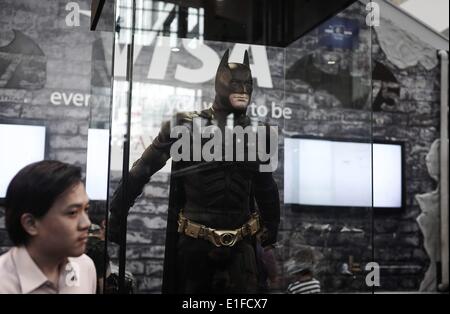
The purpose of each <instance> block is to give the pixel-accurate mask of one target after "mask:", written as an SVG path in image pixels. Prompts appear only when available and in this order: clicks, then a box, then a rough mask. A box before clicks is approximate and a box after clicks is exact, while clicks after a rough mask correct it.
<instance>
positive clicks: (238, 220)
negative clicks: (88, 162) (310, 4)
mask: <svg viewBox="0 0 450 314" xmlns="http://www.w3.org/2000/svg"><path fill="white" fill-rule="evenodd" d="M228 56H229V51H228V50H227V51H226V52H225V54H224V56H223V57H222V60H221V62H220V64H219V67H218V70H217V74H216V79H215V90H216V97H215V100H214V103H213V105H212V106H211V107H210V108H208V109H205V110H202V111H198V112H182V113H178V114H176V116H175V117H174V118H173V119H172V120H171V121H167V122H164V123H163V125H162V127H161V130H160V132H159V134H158V136H157V137H156V138H155V140H154V141H153V143H152V144H151V145H150V146H149V147H148V148H147V149H146V150H145V151H144V153H143V154H142V156H141V158H140V159H138V160H137V161H136V162H135V163H134V165H133V167H132V169H131V170H130V173H129V178H128V188H127V190H126V191H125V190H124V187H123V185H122V183H121V184H120V185H119V187H118V189H117V190H116V191H115V193H114V196H113V198H112V201H111V206H110V212H111V215H110V224H109V238H110V239H111V240H112V241H114V242H118V240H119V237H120V233H119V229H120V228H119V226H120V223H121V221H122V223H123V220H124V219H126V216H127V214H128V211H129V208H130V207H131V206H132V205H133V204H134V201H135V199H136V198H137V197H138V196H139V194H141V193H142V190H143V188H144V186H145V184H147V183H148V181H149V179H150V177H151V176H152V175H153V174H154V173H155V172H157V171H158V170H160V169H161V168H162V167H163V166H164V165H165V163H166V161H167V160H168V159H169V158H170V157H171V153H173V152H172V151H171V147H172V145H173V144H174V143H175V142H176V141H177V140H178V139H179V137H175V138H174V137H171V130H172V129H173V127H174V126H185V127H186V128H187V130H189V132H188V133H189V136H190V137H191V143H192V142H194V140H193V139H192V137H193V135H192V134H193V128H194V127H193V122H194V121H195V120H197V121H200V122H201V125H204V126H215V127H217V129H218V130H221V131H223V132H222V134H224V133H226V132H225V129H226V128H227V127H230V121H231V124H232V126H233V127H242V128H246V127H249V126H252V124H253V125H254V122H255V121H254V119H251V118H250V117H248V116H247V114H246V112H247V106H248V105H249V103H250V98H251V95H252V90H253V81H252V75H251V72H250V67H249V59H248V53H247V51H246V52H245V56H244V62H243V64H241V63H228ZM256 125H257V126H258V127H262V128H263V129H266V130H267V133H265V135H264V136H265V137H266V138H261V139H258V140H260V141H256V142H257V143H260V142H263V141H266V143H267V142H268V141H273V138H272V137H271V136H269V135H270V133H271V132H272V133H273V132H274V128H273V127H271V126H269V125H267V124H262V123H259V122H258V121H256ZM219 133H220V132H219ZM258 136H260V134H259V133H258ZM232 141H234V142H235V141H239V140H237V139H236V138H234V137H232ZM224 142H226V141H223V142H222V143H224ZM201 143H202V145H203V144H204V139H202V140H201ZM254 144H255V143H251V140H250V139H249V138H248V137H247V140H246V141H245V146H244V147H245V148H246V149H245V153H244V155H245V156H244V157H247V154H248V147H250V146H252V145H254ZM272 144H273V143H272ZM269 145H270V143H269ZM275 145H278V143H275ZM222 146H223V144H222ZM266 148H267V146H266ZM214 149H216V148H214ZM192 154H193V148H192V146H191V149H190V151H189V152H188V155H190V156H192ZM233 156H236V152H235V153H234V155H233ZM258 156H259V155H258ZM172 157H173V156H172ZM194 159H195V158H194ZM194 159H191V160H176V158H173V160H174V161H173V164H172V174H171V181H170V182H171V183H170V197H169V209H168V219H167V231H166V246H165V257H164V273H163V286H162V292H163V293H192V294H207V293H258V292H261V290H259V289H260V287H261V281H260V279H261V271H262V268H261V267H260V265H261V263H260V260H259V259H258V257H257V256H258V254H257V252H259V251H260V250H259V249H260V248H261V247H262V248H263V250H262V252H271V248H273V244H274V243H275V242H276V239H277V232H278V225H279V221H280V201H279V193H278V188H277V185H276V183H275V180H274V179H273V176H272V172H271V171H261V168H260V166H261V165H262V164H263V163H264V162H263V161H261V160H260V158H257V159H256V160H255V159H251V158H244V159H243V160H242V159H241V160H239V161H236V160H231V161H230V160H216V159H214V160H209V161H206V160H204V159H203V158H201V160H195V161H194ZM255 201H256V202H255ZM257 248H259V249H258V250H257ZM272 257H273V255H272Z"/></svg>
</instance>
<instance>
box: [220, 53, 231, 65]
mask: <svg viewBox="0 0 450 314" xmlns="http://www.w3.org/2000/svg"><path fill="white" fill-rule="evenodd" d="M229 56H230V49H227V51H225V53H224V54H223V57H222V60H220V64H219V68H220V67H222V66H223V67H226V66H228V57H229Z"/></svg>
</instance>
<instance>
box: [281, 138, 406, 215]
mask: <svg viewBox="0 0 450 314" xmlns="http://www.w3.org/2000/svg"><path fill="white" fill-rule="evenodd" d="M284 145H285V146H284V148H285V151H284V203H285V204H299V205H311V206H346V207H371V206H372V195H373V207H376V208H401V207H402V205H403V203H402V201H403V180H402V171H403V169H402V164H403V163H402V160H403V157H402V156H403V150H402V147H403V146H402V144H401V143H364V142H357V141H353V142H352V141H336V140H327V139H310V138H286V139H285V141H284ZM372 150H373V151H372ZM372 156H373V163H372ZM372 165H373V171H372ZM372 174H373V180H372ZM372 188H373V189H372Z"/></svg>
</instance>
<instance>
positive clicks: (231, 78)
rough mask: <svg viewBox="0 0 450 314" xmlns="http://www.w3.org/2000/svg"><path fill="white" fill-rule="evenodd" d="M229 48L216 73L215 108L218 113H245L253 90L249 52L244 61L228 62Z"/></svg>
mask: <svg viewBox="0 0 450 314" xmlns="http://www.w3.org/2000/svg"><path fill="white" fill-rule="evenodd" d="M228 57H229V50H227V51H226V52H225V54H224V55H223V57H222V60H221V61H220V64H219V67H218V69H217V73H216V81H215V88H216V98H215V100H214V105H213V110H214V111H215V112H216V113H217V114H224V115H229V114H231V113H232V114H234V115H235V116H242V115H245V114H246V112H247V107H248V105H249V104H250V99H251V96H252V91H253V80H252V72H251V71H250V66H249V59H248V52H247V50H246V51H245V54H244V63H228Z"/></svg>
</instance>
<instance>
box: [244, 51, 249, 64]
mask: <svg viewBox="0 0 450 314" xmlns="http://www.w3.org/2000/svg"><path fill="white" fill-rule="evenodd" d="M244 64H245V65H246V66H248V67H250V62H249V61H248V51H247V50H245V53H244Z"/></svg>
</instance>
